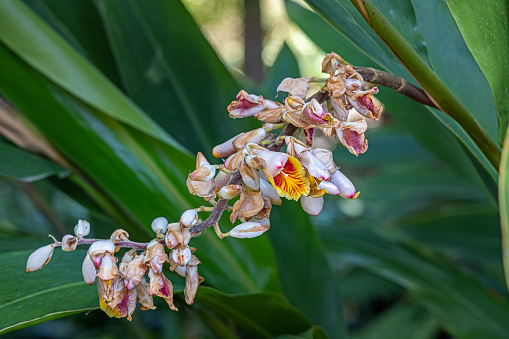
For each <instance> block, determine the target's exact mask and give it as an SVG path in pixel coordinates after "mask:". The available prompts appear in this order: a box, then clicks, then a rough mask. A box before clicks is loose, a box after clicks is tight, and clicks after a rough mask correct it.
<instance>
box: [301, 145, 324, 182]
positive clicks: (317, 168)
mask: <svg viewBox="0 0 509 339" xmlns="http://www.w3.org/2000/svg"><path fill="white" fill-rule="evenodd" d="M299 160H300V162H301V164H302V166H304V167H306V168H307V170H308V171H309V174H311V175H312V176H313V177H315V178H318V179H321V180H329V179H330V173H329V171H328V170H327V168H325V165H324V164H323V163H322V162H321V161H320V160H318V159H317V158H316V157H315V156H314V155H313V154H311V152H309V151H306V152H302V153H301V154H300V156H299Z"/></svg>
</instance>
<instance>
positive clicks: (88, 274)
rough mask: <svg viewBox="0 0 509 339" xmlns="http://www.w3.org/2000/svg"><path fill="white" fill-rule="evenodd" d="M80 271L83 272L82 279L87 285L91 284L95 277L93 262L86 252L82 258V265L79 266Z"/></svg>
mask: <svg viewBox="0 0 509 339" xmlns="http://www.w3.org/2000/svg"><path fill="white" fill-rule="evenodd" d="M81 273H83V280H85V282H86V283H87V284H89V285H92V284H93V283H94V281H95V277H96V273H97V271H96V269H95V267H94V263H93V262H92V260H90V256H89V255H88V254H87V255H86V256H85V259H84V260H83V265H82V266H81Z"/></svg>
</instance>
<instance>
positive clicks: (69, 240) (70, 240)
mask: <svg viewBox="0 0 509 339" xmlns="http://www.w3.org/2000/svg"><path fill="white" fill-rule="evenodd" d="M77 246H78V238H77V237H75V236H72V235H70V234H67V235H64V237H63V238H62V251H65V252H70V251H74V250H75V249H76V247H77Z"/></svg>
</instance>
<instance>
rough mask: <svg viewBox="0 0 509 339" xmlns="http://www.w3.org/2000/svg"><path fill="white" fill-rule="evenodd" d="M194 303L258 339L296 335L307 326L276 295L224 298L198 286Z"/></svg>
mask: <svg viewBox="0 0 509 339" xmlns="http://www.w3.org/2000/svg"><path fill="white" fill-rule="evenodd" d="M196 300H197V301H199V302H200V303H202V304H203V305H205V306H207V307H208V308H210V309H211V310H213V311H214V312H216V313H218V314H220V315H222V316H224V317H225V318H227V319H229V320H232V321H234V322H235V323H238V324H239V325H240V326H242V327H243V328H245V329H247V330H248V331H249V332H252V333H254V334H256V336H255V337H258V338H272V337H274V336H277V335H280V334H298V333H300V332H303V331H305V330H306V329H308V328H309V327H311V323H310V321H309V319H308V318H307V317H306V316H305V315H304V314H302V313H301V312H300V311H298V310H297V309H295V308H294V307H293V306H292V305H291V304H290V303H289V302H288V301H287V300H286V299H285V298H284V297H282V296H281V295H280V294H276V293H253V294H240V295H227V294H224V293H221V292H219V291H217V290H214V289H211V288H207V287H202V288H200V289H199V290H198V293H197V295H196Z"/></svg>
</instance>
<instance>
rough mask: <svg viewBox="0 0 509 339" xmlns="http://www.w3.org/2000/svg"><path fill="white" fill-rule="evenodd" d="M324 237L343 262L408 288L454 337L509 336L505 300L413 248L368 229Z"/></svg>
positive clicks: (345, 230)
mask: <svg viewBox="0 0 509 339" xmlns="http://www.w3.org/2000/svg"><path fill="white" fill-rule="evenodd" d="M322 235H323V236H324V240H325V241H326V243H327V244H328V245H329V246H330V249H331V250H333V251H339V253H341V255H342V258H343V259H345V260H347V261H348V262H350V263H352V264H356V265H359V266H362V267H365V268H367V269H369V270H371V271H374V272H376V273H378V274H381V275H383V276H385V277H386V278H387V279H389V280H392V281H395V282H397V283H399V284H401V285H402V286H404V287H406V288H407V289H409V290H410V291H411V292H412V293H413V295H415V296H416V298H417V299H418V300H419V301H420V302H422V303H423V304H424V305H425V306H426V307H427V308H428V309H429V311H430V312H431V314H433V315H434V317H435V319H436V320H437V321H438V322H439V323H440V324H441V325H442V326H443V327H444V328H446V329H447V330H448V331H449V332H450V333H451V334H452V335H454V336H455V337H458V338H506V337H508V336H509V327H508V326H507V318H508V317H509V303H508V300H507V297H506V296H499V297H498V298H497V299H495V298H494V297H493V296H492V295H490V293H489V292H488V291H487V290H485V289H483V288H482V287H481V286H479V285H478V284H477V283H476V282H475V281H474V280H473V279H472V278H471V277H469V276H467V275H465V274H463V273H460V272H459V271H458V270H456V269H455V268H454V267H452V266H449V265H445V264H439V263H435V262H432V261H429V260H428V259H427V258H426V257H425V256H423V255H422V254H421V253H419V252H417V251H415V250H414V249H412V248H410V247H407V246H404V245H401V244H398V243H396V242H394V241H391V240H388V239H386V238H383V237H380V236H377V235H375V234H374V233H373V232H371V231H367V230H360V229H353V228H345V227H343V228H337V227H336V228H335V229H328V230H326V231H324V232H323V233H322ZM336 253H338V252H336Z"/></svg>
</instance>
